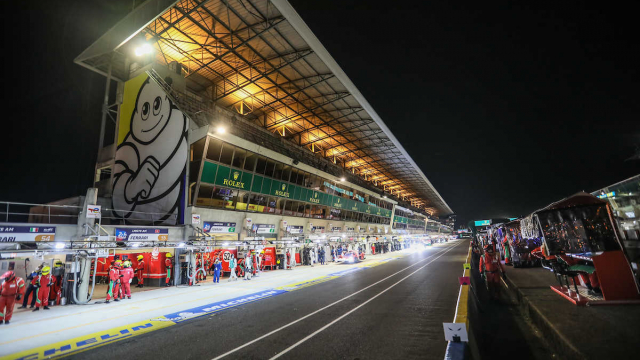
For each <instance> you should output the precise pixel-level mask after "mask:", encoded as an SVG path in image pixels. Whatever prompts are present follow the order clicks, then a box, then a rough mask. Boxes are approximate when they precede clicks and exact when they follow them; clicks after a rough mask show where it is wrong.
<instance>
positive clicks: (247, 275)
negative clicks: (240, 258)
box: [244, 253, 252, 280]
mask: <svg viewBox="0 0 640 360" xmlns="http://www.w3.org/2000/svg"><path fill="white" fill-rule="evenodd" d="M251 267H252V264H251V254H250V253H247V255H246V256H245V257H244V279H245V280H251V271H252V270H251Z"/></svg>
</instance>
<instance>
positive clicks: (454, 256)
mask: <svg viewBox="0 0 640 360" xmlns="http://www.w3.org/2000/svg"><path fill="white" fill-rule="evenodd" d="M468 244H469V242H468V241H466V240H459V241H455V242H451V243H448V244H444V245H443V246H438V247H434V248H432V249H429V250H428V251H423V252H416V253H413V254H409V255H407V256H405V257H403V258H399V259H396V260H394V261H389V262H387V263H385V264H382V265H379V266H376V267H372V268H368V269H364V270H361V271H356V272H354V273H351V274H347V275H344V276H341V277H339V278H336V279H333V280H331V281H328V282H324V283H320V284H317V285H314V286H311V287H307V288H302V289H299V290H296V291H292V292H290V293H286V294H282V295H279V296H275V297H273V298H268V299H264V300H261V301H257V302H253V303H249V304H246V305H242V306H239V307H235V308H231V309H228V310H226V311H222V312H219V313H214V314H211V315H208V316H203V317H200V318H196V319H193V320H190V321H186V322H183V323H179V324H177V325H175V326H171V327H168V328H166V329H162V330H159V331H155V332H151V333H148V334H144V335H140V336H137V337H135V338H132V339H129V340H123V341H120V342H117V343H114V344H111V345H106V346H102V347H99V348H96V349H94V350H90V351H86V352H82V353H78V354H75V355H72V356H70V357H69V358H71V359H100V360H103V359H111V358H121V359H215V358H224V359H271V358H280V359H399V358H405V359H418V358H419V359H442V358H443V357H444V353H445V348H446V341H445V340H444V334H443V329H442V323H443V322H451V321H452V320H453V317H454V314H455V310H456V302H457V298H458V292H459V289H460V287H459V284H458V276H461V274H462V264H463V263H464V262H465V258H466V256H467V252H468ZM343 266H345V269H346V267H348V266H350V265H347V264H345V265H343ZM294 271H295V270H294ZM256 280H257V281H259V278H258V279H256ZM252 281H253V280H252ZM354 293H355V294H354Z"/></svg>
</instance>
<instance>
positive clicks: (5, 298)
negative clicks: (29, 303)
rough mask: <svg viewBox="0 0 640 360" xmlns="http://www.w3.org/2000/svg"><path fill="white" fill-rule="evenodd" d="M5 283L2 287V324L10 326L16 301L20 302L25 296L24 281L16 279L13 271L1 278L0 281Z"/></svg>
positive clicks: (0, 309) (0, 307) (0, 311)
mask: <svg viewBox="0 0 640 360" xmlns="http://www.w3.org/2000/svg"><path fill="white" fill-rule="evenodd" d="M2 279H4V282H3V283H2V285H1V286H0V324H2V322H3V321H4V323H5V324H7V325H9V321H10V320H11V317H12V316H13V306H14V305H15V303H16V300H18V301H19V300H20V298H21V297H22V294H24V280H22V278H19V277H16V274H15V273H14V272H13V271H7V272H6V273H4V275H2V276H0V280H2Z"/></svg>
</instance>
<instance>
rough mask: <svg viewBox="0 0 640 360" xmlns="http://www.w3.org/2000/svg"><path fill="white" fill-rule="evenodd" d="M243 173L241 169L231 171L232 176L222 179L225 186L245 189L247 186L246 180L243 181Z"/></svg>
mask: <svg viewBox="0 0 640 360" xmlns="http://www.w3.org/2000/svg"><path fill="white" fill-rule="evenodd" d="M240 175H241V173H240V171H233V172H232V173H231V178H230V179H223V180H222V184H223V185H225V186H231V187H234V188H238V189H244V188H245V186H244V185H245V184H244V182H242V178H241V176H240Z"/></svg>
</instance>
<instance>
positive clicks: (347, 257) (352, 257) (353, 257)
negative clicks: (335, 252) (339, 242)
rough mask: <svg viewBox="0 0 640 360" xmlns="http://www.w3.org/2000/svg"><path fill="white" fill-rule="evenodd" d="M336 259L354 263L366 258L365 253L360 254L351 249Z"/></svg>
mask: <svg viewBox="0 0 640 360" xmlns="http://www.w3.org/2000/svg"><path fill="white" fill-rule="evenodd" d="M336 260H337V261H338V262H343V263H349V264H353V263H357V262H360V261H362V260H364V253H360V254H358V253H357V252H356V251H353V250H349V251H347V252H344V253H342V254H341V255H340V256H338V259H336Z"/></svg>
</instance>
